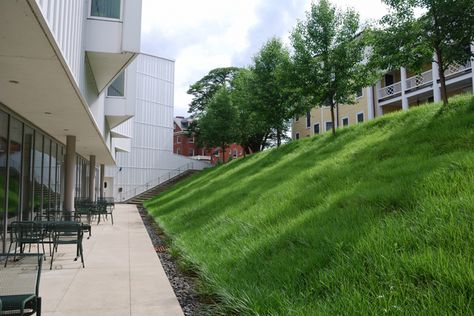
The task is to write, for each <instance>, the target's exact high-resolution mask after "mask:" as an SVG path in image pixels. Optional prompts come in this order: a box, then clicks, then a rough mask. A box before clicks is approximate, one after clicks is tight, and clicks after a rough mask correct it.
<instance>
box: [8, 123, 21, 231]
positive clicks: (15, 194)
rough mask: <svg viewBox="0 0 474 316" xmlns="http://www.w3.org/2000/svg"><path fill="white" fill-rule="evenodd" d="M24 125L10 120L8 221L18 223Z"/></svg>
mask: <svg viewBox="0 0 474 316" xmlns="http://www.w3.org/2000/svg"><path fill="white" fill-rule="evenodd" d="M22 144H23V123H21V122H20V121H18V120H16V119H14V118H10V152H9V158H8V165H9V173H8V178H9V180H8V221H9V222H12V221H17V220H18V215H19V214H20V201H21V195H20V193H21V183H20V181H21V161H22V154H21V153H22Z"/></svg>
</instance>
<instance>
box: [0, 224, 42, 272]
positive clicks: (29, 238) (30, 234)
mask: <svg viewBox="0 0 474 316" xmlns="http://www.w3.org/2000/svg"><path fill="white" fill-rule="evenodd" d="M45 237H46V235H45V230H44V226H43V225H42V224H41V223H38V222H12V223H11V225H10V245H9V246H8V252H7V258H6V260H5V266H6V265H7V263H8V257H9V256H11V250H12V249H11V248H12V245H13V244H15V248H14V253H13V258H14V259H15V258H16V255H17V250H18V249H20V253H23V252H24V251H25V246H26V245H29V251H31V245H32V244H36V249H37V252H38V255H39V254H40V244H41V245H42V248H43V253H42V254H43V255H44V254H45V253H46V252H45V250H44V242H43V241H44V238H45ZM45 259H46V258H45Z"/></svg>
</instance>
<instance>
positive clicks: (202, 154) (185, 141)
mask: <svg viewBox="0 0 474 316" xmlns="http://www.w3.org/2000/svg"><path fill="white" fill-rule="evenodd" d="M191 122H192V119H191V118H185V117H183V116H177V117H176V118H175V119H174V124H173V128H174V130H173V134H174V136H173V152H174V153H175V154H178V155H182V156H186V157H192V158H193V159H196V160H203V161H209V162H211V163H212V164H215V163H217V161H219V160H221V159H222V153H221V148H220V147H214V148H211V149H208V148H200V147H199V146H198V145H197V141H196V139H195V137H189V136H188V133H187V129H188V127H189V124H191ZM243 154H244V150H243V148H242V147H241V146H240V145H238V144H231V145H229V146H228V147H227V148H226V152H225V160H226V162H227V161H228V160H229V158H230V157H233V158H238V157H242V156H243Z"/></svg>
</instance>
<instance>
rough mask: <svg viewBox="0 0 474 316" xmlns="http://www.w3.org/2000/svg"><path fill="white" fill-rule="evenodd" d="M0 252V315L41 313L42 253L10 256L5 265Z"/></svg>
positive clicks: (3, 255) (4, 256)
mask: <svg viewBox="0 0 474 316" xmlns="http://www.w3.org/2000/svg"><path fill="white" fill-rule="evenodd" d="M6 258H7V256H6V254H0V263H2V264H0V315H33V314H34V313H36V315H41V298H40V297H39V293H38V291H39V282H40V276H41V265H42V262H43V255H42V254H40V255H38V254H19V255H17V256H16V258H15V259H13V257H12V256H10V257H9V258H11V259H10V260H11V261H9V263H8V265H7V266H6V267H4V264H3V261H4V260H6Z"/></svg>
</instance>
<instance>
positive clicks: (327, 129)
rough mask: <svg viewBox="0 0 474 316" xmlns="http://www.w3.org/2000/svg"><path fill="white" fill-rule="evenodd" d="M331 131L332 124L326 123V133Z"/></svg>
mask: <svg viewBox="0 0 474 316" xmlns="http://www.w3.org/2000/svg"><path fill="white" fill-rule="evenodd" d="M331 129H332V122H326V132H328V131H330V130H331Z"/></svg>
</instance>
